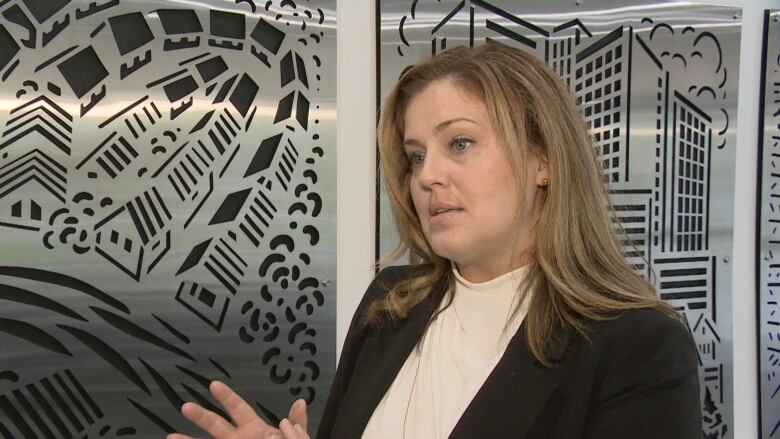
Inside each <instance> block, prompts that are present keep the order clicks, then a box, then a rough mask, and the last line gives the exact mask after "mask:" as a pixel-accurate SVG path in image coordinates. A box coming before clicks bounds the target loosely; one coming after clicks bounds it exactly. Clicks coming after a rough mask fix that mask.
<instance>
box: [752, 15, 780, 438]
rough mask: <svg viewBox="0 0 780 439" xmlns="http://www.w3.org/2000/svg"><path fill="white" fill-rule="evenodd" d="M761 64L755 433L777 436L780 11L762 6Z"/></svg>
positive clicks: (779, 419)
mask: <svg viewBox="0 0 780 439" xmlns="http://www.w3.org/2000/svg"><path fill="white" fill-rule="evenodd" d="M762 61H763V65H762V68H763V69H764V72H763V75H762V79H763V81H762V84H761V89H762V91H763V93H762V96H761V100H762V103H761V109H760V110H759V111H760V113H759V114H763V119H762V120H760V121H759V123H760V125H761V129H760V132H759V160H760V167H759V172H760V173H761V180H760V181H761V186H760V187H759V191H760V195H761V196H760V203H761V204H760V206H759V212H760V236H759V242H758V243H757V244H758V245H757V247H758V254H757V256H758V260H757V261H756V266H757V267H758V288H759V291H758V317H759V329H758V331H759V333H758V334H759V373H758V377H759V380H760V388H759V392H760V402H761V408H760V410H761V411H760V415H761V418H760V423H759V428H760V433H759V435H760V437H761V438H767V439H768V438H774V437H780V391H778V389H780V305H778V303H779V302H778V292H779V291H780V290H778V286H780V284H779V283H778V281H777V280H778V277H780V264H778V263H777V258H778V256H779V255H780V246H778V244H780V240H778V230H777V223H778V222H780V217H778V213H780V212H779V211H778V207H780V206H778V204H777V199H778V197H780V192H779V191H778V188H777V183H778V178H780V173H778V168H777V166H776V163H777V157H778V156H780V155H779V154H780V151H778V147H780V105H778V104H780V100H778V94H780V11H777V10H772V11H770V10H767V11H765V15H764V57H763V60H762Z"/></svg>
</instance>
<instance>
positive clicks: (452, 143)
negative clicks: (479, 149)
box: [450, 136, 474, 152]
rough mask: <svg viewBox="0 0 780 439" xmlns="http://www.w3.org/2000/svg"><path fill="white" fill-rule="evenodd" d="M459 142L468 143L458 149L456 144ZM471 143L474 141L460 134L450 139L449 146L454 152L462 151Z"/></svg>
mask: <svg viewBox="0 0 780 439" xmlns="http://www.w3.org/2000/svg"><path fill="white" fill-rule="evenodd" d="M459 142H465V143H467V144H468V145H466V147H465V148H463V149H462V150H459V149H458V148H457V147H456V145H457V144H458V143H459ZM473 143H474V141H473V140H472V139H469V138H468V137H463V136H461V137H455V138H454V139H452V140H451V141H450V148H452V149H453V150H454V151H455V152H464V151H465V150H466V149H468V148H469V147H470V146H471V145H472V144H473Z"/></svg>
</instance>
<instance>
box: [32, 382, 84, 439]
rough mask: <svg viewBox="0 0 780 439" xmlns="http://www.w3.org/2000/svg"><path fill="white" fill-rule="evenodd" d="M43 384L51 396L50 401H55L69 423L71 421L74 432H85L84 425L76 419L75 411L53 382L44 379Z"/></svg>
mask: <svg viewBox="0 0 780 439" xmlns="http://www.w3.org/2000/svg"><path fill="white" fill-rule="evenodd" d="M41 384H42V385H43V388H44V389H45V390H46V393H48V394H49V400H50V401H54V402H55V403H56V404H57V406H58V407H59V408H60V412H61V413H63V414H64V415H65V417H66V418H67V419H68V421H70V424H71V425H72V426H73V427H74V430H75V431H76V432H81V431H83V430H84V425H83V424H82V423H81V421H79V419H78V418H76V415H75V414H74V413H73V410H71V409H70V406H69V405H68V404H67V403H66V402H65V399H63V398H62V395H60V393H59V392H58V391H57V389H55V388H54V386H53V385H52V384H51V381H49V379H48V378H43V379H42V380H41Z"/></svg>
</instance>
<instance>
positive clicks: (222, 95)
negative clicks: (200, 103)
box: [213, 75, 238, 104]
mask: <svg viewBox="0 0 780 439" xmlns="http://www.w3.org/2000/svg"><path fill="white" fill-rule="evenodd" d="M236 78H238V75H235V76H232V77H230V78H229V79H228V80H227V81H225V83H224V84H223V85H222V87H221V88H220V89H219V92H218V93H217V96H216V97H214V101H213V103H214V104H218V103H220V102H222V101H224V100H225V97H226V96H227V94H228V92H229V91H230V87H232V86H233V83H234V82H235V81H236Z"/></svg>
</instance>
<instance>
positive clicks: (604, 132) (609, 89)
mask: <svg viewBox="0 0 780 439" xmlns="http://www.w3.org/2000/svg"><path fill="white" fill-rule="evenodd" d="M617 42H618V44H614V45H613V46H614V47H609V46H608V48H607V49H606V50H604V51H603V52H601V53H598V54H596V55H593V56H592V57H591V59H589V60H588V61H587V62H581V63H580V66H578V67H577V70H576V74H575V77H576V82H575V93H576V96H577V102H578V103H579V104H580V105H581V107H582V111H583V112H584V114H585V120H586V121H587V123H588V127H589V128H590V129H591V133H592V135H593V139H594V148H595V151H596V154H597V155H598V157H599V160H600V162H601V166H602V172H603V173H604V180H605V182H613V183H614V182H619V181H623V180H625V175H624V171H623V169H624V168H625V166H624V165H625V163H623V162H624V160H625V151H624V147H623V144H624V141H622V140H621V135H622V134H623V133H624V132H625V128H624V121H623V119H622V116H621V113H623V112H625V111H624V108H623V105H624V103H625V96H626V94H627V90H625V87H624V86H623V80H622V75H621V72H622V71H623V64H624V62H623V52H624V50H623V45H622V40H617Z"/></svg>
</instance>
